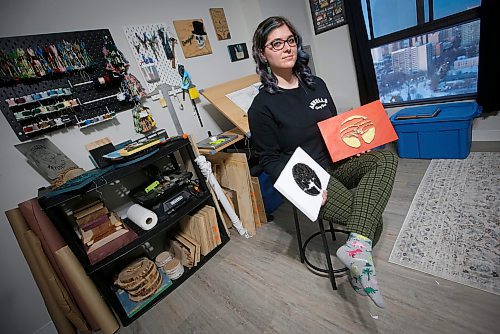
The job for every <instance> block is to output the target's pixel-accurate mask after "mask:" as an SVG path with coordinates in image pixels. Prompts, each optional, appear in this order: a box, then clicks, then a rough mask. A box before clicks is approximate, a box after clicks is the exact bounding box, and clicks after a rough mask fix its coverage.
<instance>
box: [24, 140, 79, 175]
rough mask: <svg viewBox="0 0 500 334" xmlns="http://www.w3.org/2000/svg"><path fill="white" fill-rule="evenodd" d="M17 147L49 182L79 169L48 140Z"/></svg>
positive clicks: (35, 141)
mask: <svg viewBox="0 0 500 334" xmlns="http://www.w3.org/2000/svg"><path fill="white" fill-rule="evenodd" d="M15 147H16V148H17V149H18V150H19V152H21V153H22V154H23V155H24V156H25V157H26V159H27V160H28V164H30V165H31V166H32V167H33V168H34V169H35V170H36V171H37V172H38V173H39V174H40V175H41V176H43V177H44V178H45V179H46V180H47V181H49V182H50V181H52V180H54V179H56V178H57V177H58V176H59V174H61V173H62V172H64V171H65V170H67V169H70V168H78V166H77V165H76V164H75V163H74V162H73V161H72V160H71V159H70V158H68V157H67V156H66V155H65V154H64V153H63V152H62V151H61V150H60V149H59V148H58V147H57V146H56V145H54V143H52V142H51V141H50V140H49V139H47V138H42V139H38V140H34V141H30V142H26V143H22V144H17V145H15Z"/></svg>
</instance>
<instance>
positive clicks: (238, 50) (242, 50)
mask: <svg viewBox="0 0 500 334" xmlns="http://www.w3.org/2000/svg"><path fill="white" fill-rule="evenodd" d="M227 49H228V51H229V56H230V57H231V61H232V62H235V61H238V60H243V59H248V49H247V45H246V44H245V43H240V44H232V45H228V46H227Z"/></svg>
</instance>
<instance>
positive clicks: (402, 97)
mask: <svg viewBox="0 0 500 334" xmlns="http://www.w3.org/2000/svg"><path fill="white" fill-rule="evenodd" d="M479 5H480V0H461V1H456V0H362V9H363V16H364V18H365V24H366V27H367V32H368V36H369V46H370V49H371V53H372V58H373V66H374V69H375V74H376V78H377V85H378V88H379V93H380V99H381V101H382V103H384V104H385V105H386V106H396V105H406V104H416V103H422V102H434V101H450V100H458V99H463V98H472V97H475V95H476V94H477V74H478V63H479V26H480V22H479V19H478V18H479V11H478V6H479Z"/></svg>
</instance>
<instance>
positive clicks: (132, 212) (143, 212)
mask: <svg viewBox="0 0 500 334" xmlns="http://www.w3.org/2000/svg"><path fill="white" fill-rule="evenodd" d="M127 217H128V219H130V220H131V221H132V222H133V223H134V224H136V225H137V226H139V227H140V228H142V229H143V230H150V229H152V228H153V227H154V226H155V225H156V223H157V222H158V216H157V215H156V213H154V212H153V211H151V210H148V209H146V208H145V207H143V206H140V205H139V204H133V205H132V206H131V207H130V208H128V210H127Z"/></svg>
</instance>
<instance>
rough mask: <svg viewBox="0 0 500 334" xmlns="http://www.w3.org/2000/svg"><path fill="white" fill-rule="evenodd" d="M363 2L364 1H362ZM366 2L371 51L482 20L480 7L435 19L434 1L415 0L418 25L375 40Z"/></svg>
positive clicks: (455, 98) (431, 100)
mask: <svg viewBox="0 0 500 334" xmlns="http://www.w3.org/2000/svg"><path fill="white" fill-rule="evenodd" d="M361 1H363V0H361ZM364 1H365V2H366V8H367V11H368V15H367V16H368V27H369V31H367V34H368V40H367V41H366V43H367V45H368V48H369V49H370V50H371V49H373V48H376V47H380V46H382V45H386V44H389V43H393V42H397V41H399V40H402V39H405V38H411V37H414V36H419V35H423V34H426V33H430V32H433V31H437V30H441V29H445V28H448V27H451V26H455V25H458V24H464V23H467V22H471V21H475V20H479V19H480V6H479V7H475V8H471V9H469V10H466V11H463V12H460V13H456V14H453V15H450V16H447V17H443V18H440V19H434V11H433V0H415V1H416V8H417V13H416V15H417V25H416V26H414V27H411V28H407V29H404V30H400V31H397V32H394V33H391V34H387V35H384V36H380V37H376V38H374V37H373V36H374V34H373V22H372V16H371V10H370V0H364ZM424 1H428V3H429V22H425V15H424ZM372 80H374V81H375V85H378V83H377V79H376V78H375V77H374V78H373V79H372ZM476 97H477V93H475V94H462V95H454V96H445V97H436V98H427V99H421V100H412V101H405V102H400V103H391V104H384V106H388V107H400V106H410V105H419V104H423V103H424V104H428V103H436V102H450V101H459V100H467V99H475V98H476Z"/></svg>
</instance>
